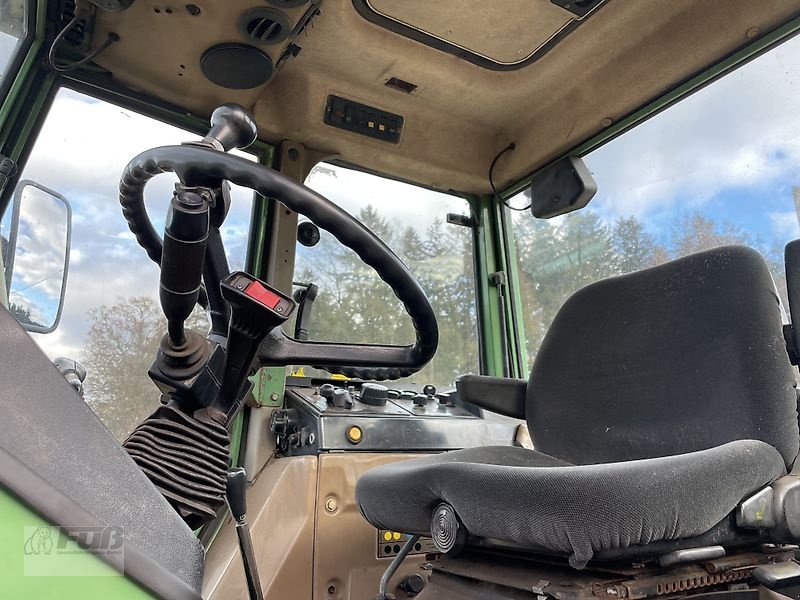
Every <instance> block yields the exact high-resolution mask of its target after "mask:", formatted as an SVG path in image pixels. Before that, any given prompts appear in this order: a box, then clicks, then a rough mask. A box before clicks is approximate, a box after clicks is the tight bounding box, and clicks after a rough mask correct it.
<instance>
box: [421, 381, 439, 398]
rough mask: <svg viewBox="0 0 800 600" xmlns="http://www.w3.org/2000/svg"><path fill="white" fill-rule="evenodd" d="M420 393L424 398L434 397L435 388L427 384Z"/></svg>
mask: <svg viewBox="0 0 800 600" xmlns="http://www.w3.org/2000/svg"><path fill="white" fill-rule="evenodd" d="M422 393H423V394H425V395H426V396H435V395H436V388H435V387H434V386H432V385H431V384H430V383H429V384H428V385H426V386H425V387H424V388H422Z"/></svg>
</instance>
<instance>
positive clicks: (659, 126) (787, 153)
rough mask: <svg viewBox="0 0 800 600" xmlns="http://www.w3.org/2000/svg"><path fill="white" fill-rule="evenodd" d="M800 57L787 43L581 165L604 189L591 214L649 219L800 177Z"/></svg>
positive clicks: (795, 42) (795, 44) (799, 46)
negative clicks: (600, 212) (799, 59)
mask: <svg viewBox="0 0 800 600" xmlns="http://www.w3.org/2000/svg"><path fill="white" fill-rule="evenodd" d="M798 55H800V38H795V39H792V40H789V41H788V42H786V43H785V44H783V45H782V46H780V47H779V48H777V49H775V50H773V51H772V52H769V53H767V54H765V55H763V56H761V57H759V58H758V59H756V60H754V61H752V62H751V63H750V64H748V65H745V66H743V67H741V68H740V69H738V70H737V71H735V72H734V73H731V74H729V75H728V76H726V77H724V78H722V79H720V80H718V81H716V82H714V83H712V84H710V85H708V86H707V87H706V88H704V89H702V90H700V91H698V92H697V93H695V94H694V95H692V96H691V97H689V98H687V99H685V100H683V101H682V102H679V103H678V104H676V105H675V106H672V107H670V108H668V109H667V110H665V111H664V112H662V113H661V114H659V115H656V116H655V117H653V118H651V119H650V120H649V121H647V122H646V123H644V124H642V125H640V126H638V127H636V128H634V129H633V130H631V131H629V132H628V133H626V134H624V135H623V136H621V137H620V138H618V139H616V140H613V141H611V142H609V143H608V144H607V145H605V146H603V147H601V148H600V149H598V150H596V151H595V152H593V153H591V154H589V155H588V156H586V157H584V160H585V161H586V163H587V165H588V166H589V168H590V169H591V170H592V172H593V173H594V176H595V178H596V180H597V182H598V186H599V192H598V195H597V197H596V198H595V199H594V200H593V201H592V206H593V207H594V208H596V209H599V210H603V211H604V212H606V213H607V214H608V215H610V216H612V217H613V216H619V215H635V216H638V217H646V216H647V215H648V214H651V213H652V212H654V211H657V210H659V209H662V210H663V209H669V208H670V207H672V206H674V205H675V204H676V203H678V202H680V203H686V202H689V203H695V204H698V205H702V204H703V203H704V202H707V201H708V200H709V199H711V198H713V197H715V196H717V195H718V194H720V193H721V192H723V191H724V190H726V189H730V188H734V187H735V188H743V189H750V190H758V189H761V188H763V187H764V186H766V185H771V184H774V183H775V182H777V181H779V180H781V179H783V178H787V177H791V176H795V177H797V175H796V172H797V165H798V164H800V119H798V118H797V117H796V116H797V115H798V114H800V94H798V93H797V91H798V89H797V77H798V69H797V61H796V57H797V56H798Z"/></svg>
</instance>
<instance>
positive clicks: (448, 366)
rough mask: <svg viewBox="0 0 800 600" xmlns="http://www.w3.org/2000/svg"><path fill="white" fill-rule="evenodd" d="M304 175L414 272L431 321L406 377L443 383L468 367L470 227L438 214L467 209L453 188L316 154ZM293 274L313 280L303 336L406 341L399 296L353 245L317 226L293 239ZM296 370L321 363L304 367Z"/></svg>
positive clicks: (471, 355) (474, 341)
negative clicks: (433, 338) (431, 340)
mask: <svg viewBox="0 0 800 600" xmlns="http://www.w3.org/2000/svg"><path fill="white" fill-rule="evenodd" d="M305 184H306V185H307V186H308V187H310V188H311V189H313V190H315V191H317V192H319V193H320V194H322V195H323V196H325V197H326V198H329V199H330V200H332V201H333V202H335V203H336V204H338V205H339V206H341V207H342V208H343V209H344V210H346V211H347V212H349V213H350V214H351V215H353V216H355V217H356V218H357V219H358V220H359V221H360V222H361V223H363V224H364V225H365V226H366V227H368V228H369V229H371V230H372V231H373V232H375V234H376V235H377V236H378V237H379V238H380V239H381V240H383V241H384V243H386V245H387V246H389V248H391V249H392V250H393V251H394V252H395V253H396V254H397V255H398V256H399V257H400V258H401V259H402V260H403V262H405V264H406V265H407V266H408V268H409V269H410V271H411V272H412V273H413V274H414V276H415V277H417V279H418V280H419V282H420V284H421V285H422V287H423V289H424V290H425V292H426V293H427V295H428V298H429V299H430V301H431V304H432V305H433V308H434V311H435V312H436V316H437V318H438V322H439V349H438V351H437V353H436V356H435V357H434V358H433V360H432V361H431V362H430V364H428V366H426V367H425V368H424V369H422V370H421V371H420V372H419V373H417V374H416V375H414V376H413V377H411V378H409V380H407V381H410V382H416V383H425V384H427V383H431V384H433V385H436V386H439V387H447V386H452V385H453V381H454V379H455V378H456V377H457V376H458V375H461V374H463V373H467V372H477V371H478V368H479V367H478V336H477V329H476V321H477V315H476V307H475V284H474V271H473V254H472V234H471V231H470V229H468V228H465V227H460V226H457V225H451V224H448V223H447V214H448V213H458V214H463V215H467V216H469V214H470V213H469V210H470V208H469V203H468V202H467V201H466V200H464V199H463V198H458V197H456V196H451V195H448V194H443V193H439V192H434V191H431V190H427V189H424V188H421V187H417V186H414V185H410V184H407V183H402V182H398V181H394V180H391V179H387V178H384V177H379V176H377V175H373V174H369V173H363V172H360V171H356V170H353V169H348V168H345V167H341V166H337V165H333V164H327V163H323V164H320V165H318V166H316V167H315V168H314V169H313V170H312V171H311V173H310V174H309V176H308V178H307V179H306V181H305ZM294 278H295V282H297V283H300V284H307V283H314V284H315V285H317V286H318V288H319V293H318V294H317V298H316V300H315V301H314V304H313V310H312V316H311V321H310V328H309V339H311V340H318V341H338V342H341V341H347V342H358V343H374V344H411V343H413V342H414V330H413V328H412V325H411V320H410V319H409V318H408V315H406V312H405V309H404V308H403V306H402V304H401V303H400V301H399V300H398V299H397V298H396V297H395V295H394V294H393V293H392V291H391V289H390V288H389V286H388V285H387V284H386V283H385V282H383V281H382V280H381V279H380V278H379V277H378V276H377V275H376V274H375V272H374V271H372V269H371V268H370V267H368V266H366V265H365V264H364V263H363V262H362V261H361V259H359V258H358V256H356V254H355V253H354V252H353V251H352V250H349V249H348V248H345V247H344V246H342V245H341V244H340V243H339V242H338V241H336V239H335V238H334V237H333V236H332V235H330V234H329V233H327V232H325V231H322V232H321V239H320V241H319V243H318V244H317V245H316V246H312V247H306V246H304V245H302V244H300V243H298V245H297V258H296V261H295V276H294ZM304 373H305V374H307V375H308V374H311V373H318V374H322V373H321V372H318V371H314V370H311V369H308V368H307V367H306V368H305V369H304Z"/></svg>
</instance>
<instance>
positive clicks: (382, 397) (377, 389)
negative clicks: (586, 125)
mask: <svg viewBox="0 0 800 600" xmlns="http://www.w3.org/2000/svg"><path fill="white" fill-rule="evenodd" d="M387 398H389V388H387V387H386V386H385V385H380V384H377V383H365V384H364V385H362V386H361V396H360V398H359V399H360V400H361V402H363V403H364V404H369V405H370V406H386V400H387Z"/></svg>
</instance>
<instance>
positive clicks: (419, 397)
mask: <svg viewBox="0 0 800 600" xmlns="http://www.w3.org/2000/svg"><path fill="white" fill-rule="evenodd" d="M411 401H412V402H413V403H414V404H415V405H416V406H425V404H426V403H427V402H428V396H426V395H425V394H416V395H415V396H414V397H413V398H412V399H411Z"/></svg>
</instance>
